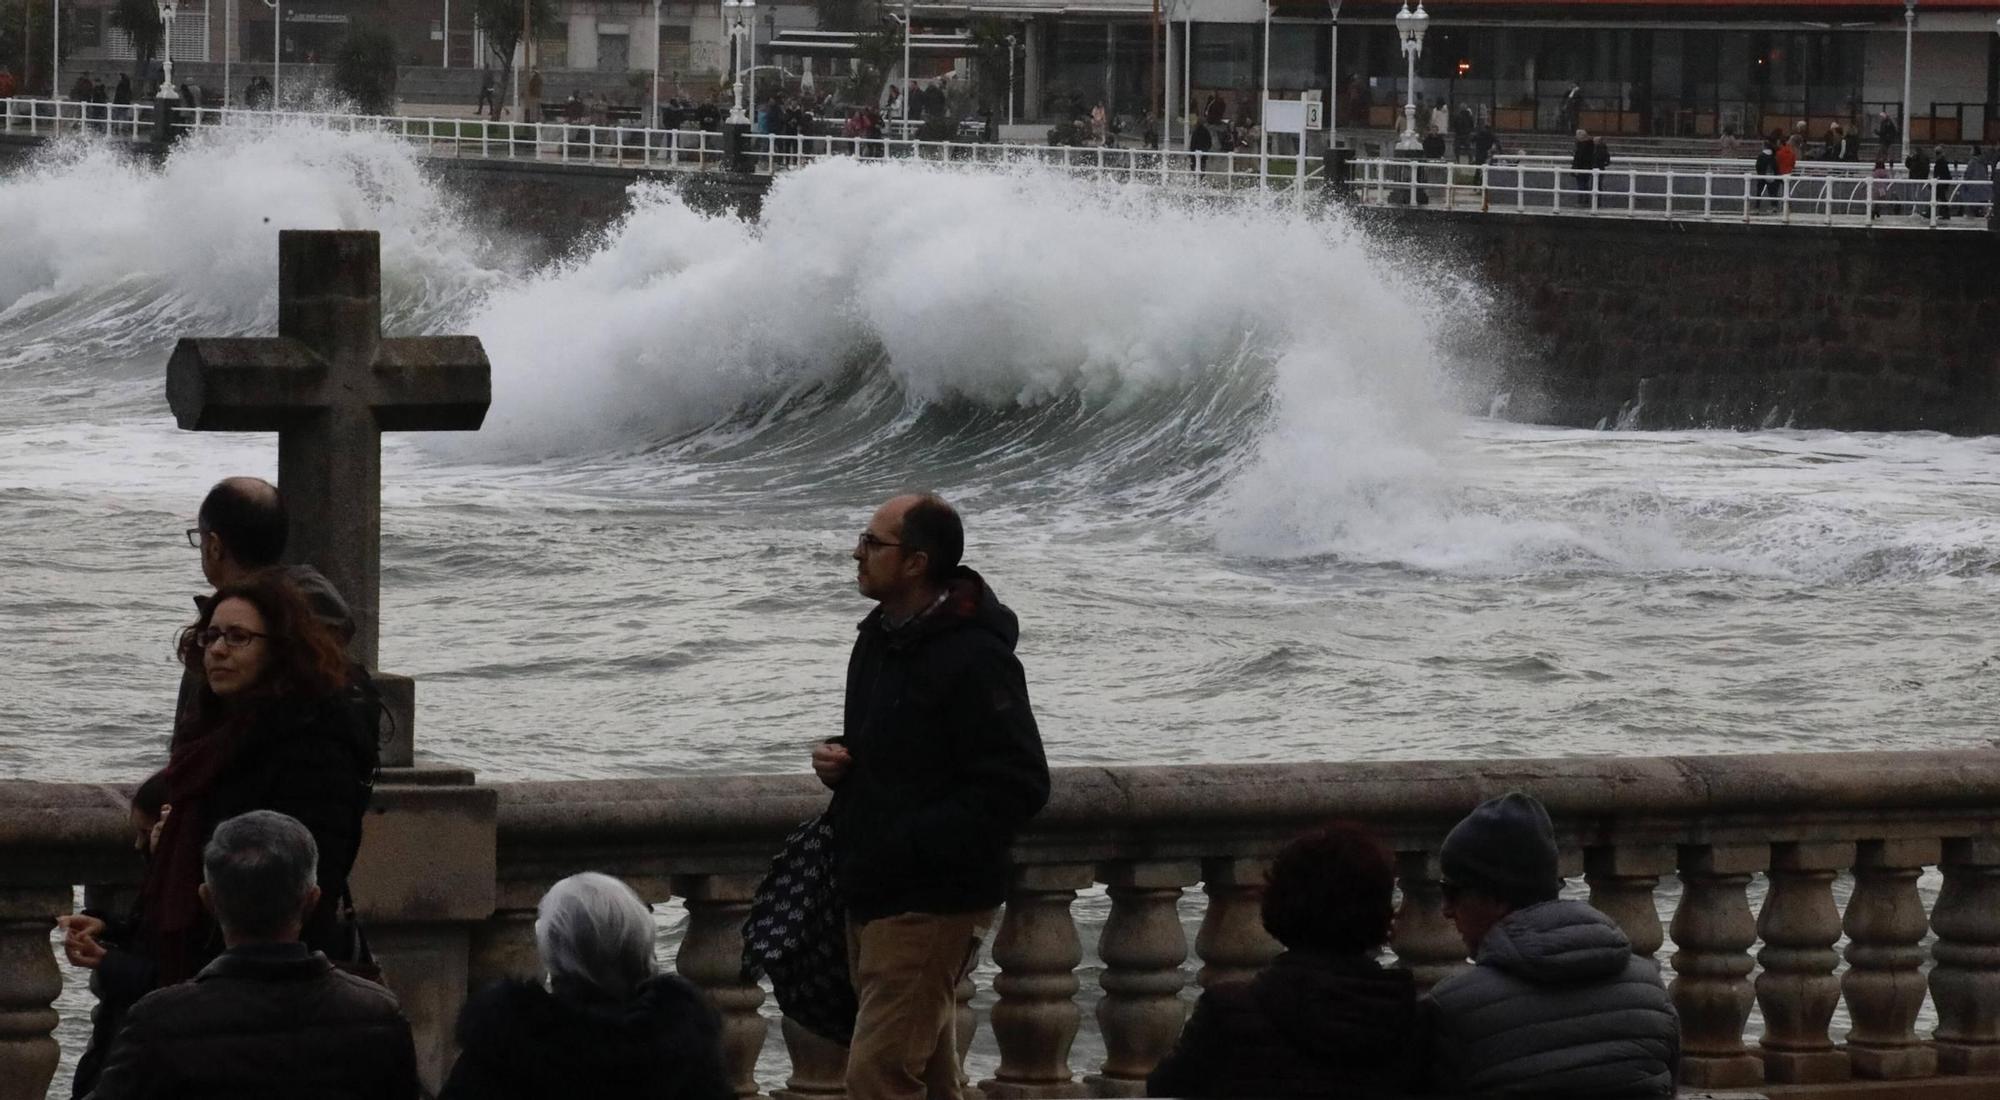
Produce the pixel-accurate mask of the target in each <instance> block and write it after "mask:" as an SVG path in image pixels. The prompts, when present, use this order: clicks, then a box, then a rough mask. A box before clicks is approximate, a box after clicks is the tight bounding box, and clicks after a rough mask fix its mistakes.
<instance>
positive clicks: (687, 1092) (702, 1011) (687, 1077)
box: [438, 974, 734, 1100]
mask: <svg viewBox="0 0 2000 1100" xmlns="http://www.w3.org/2000/svg"><path fill="white" fill-rule="evenodd" d="M458 1043H459V1046H460V1047H461V1048H463V1050H462V1053H460V1054H459V1056H458V1065H457V1066H455V1067H453V1069H452V1071H451V1078H450V1079H449V1080H447V1081H446V1082H445V1086H444V1090H443V1091H442V1092H440V1093H438V1100H510V1098H519V1100H556V1098H559V1097H570V1096H578V1097H593V1098H602V1100H614V1098H618V1097H633V1096H645V1097H652V1098H654V1100H731V1097H732V1096H733V1095H734V1092H733V1090H732V1089H731V1088H730V1087H729V1075H728V1073H727V1072H726V1071H725V1070H724V1069H723V1061H722V1019H721V1017H719V1016H718V1015H716V1011H715V1009H714V1008H713V1007H711V1006H710V1005H709V1003H708V1001H707V1000H706V999H705V998H703V997H702V995H701V992H700V991H699V990H697V989H696V988H695V987H694V986H692V985H689V984H688V983H687V982H685V981H682V980H681V979H679V978H676V977H673V976H671V975H665V974H662V975H660V976H658V977H654V978H650V979H648V980H647V981H646V982H644V983H643V984H641V985H640V986H639V990H638V993H637V995H636V996H635V997H633V999H632V1000H631V1001H629V1002H626V1003H623V1004H615V1003H612V1002H609V1001H606V1002H601V1003H597V1004H588V1005H584V1004H577V1003H575V1002H573V1001H569V1000H565V999H563V998H559V997H556V996H555V995H554V994H551V993H550V992H549V991H548V990H546V989H543V988H542V987H541V986H539V985H536V984H534V983H532V982H520V981H509V982H501V983H499V984H497V985H494V986H490V987H488V988H487V989H485V990H483V991H481V992H480V993H479V994H478V995H477V996H475V997H473V998H472V999H471V1000H470V1001H468V1002H466V1005H465V1011H464V1012H463V1013H462V1014H461V1015H460V1016H459V1018H458Z"/></svg>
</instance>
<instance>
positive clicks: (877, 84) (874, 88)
mask: <svg viewBox="0 0 2000 1100" xmlns="http://www.w3.org/2000/svg"><path fill="white" fill-rule="evenodd" d="M854 60H855V66H854V75H852V76H851V77H849V78H848V81H847V87H846V89H845V91H844V98H846V100H847V101H848V102H850V103H874V102H875V101H876V100H877V99H879V98H880V97H881V95H882V83H883V81H885V80H887V79H888V77H889V70H890V69H892V68H894V67H895V66H897V65H900V64H902V63H903V27H902V24H900V23H883V24H881V25H879V26H877V27H875V29H873V30H871V31H868V32H867V33H865V34H863V35H861V37H859V38H857V39H855V40H854Z"/></svg>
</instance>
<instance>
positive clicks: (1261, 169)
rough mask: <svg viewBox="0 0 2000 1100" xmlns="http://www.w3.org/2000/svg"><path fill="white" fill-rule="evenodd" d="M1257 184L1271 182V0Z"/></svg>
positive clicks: (1260, 89) (1267, 12)
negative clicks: (1269, 118)
mask: <svg viewBox="0 0 2000 1100" xmlns="http://www.w3.org/2000/svg"><path fill="white" fill-rule="evenodd" d="M1257 99H1258V103H1257V186H1258V188H1259V189H1260V190H1261V189H1262V188H1265V187H1268V186H1270V182H1271V178H1270V177H1271V128H1270V127H1269V126H1266V125H1265V122H1266V121H1268V120H1267V119H1265V117H1264V115H1265V114H1266V105H1267V104H1269V103H1270V102H1271V0H1264V77H1263V82H1262V83H1260V84H1258V85H1257Z"/></svg>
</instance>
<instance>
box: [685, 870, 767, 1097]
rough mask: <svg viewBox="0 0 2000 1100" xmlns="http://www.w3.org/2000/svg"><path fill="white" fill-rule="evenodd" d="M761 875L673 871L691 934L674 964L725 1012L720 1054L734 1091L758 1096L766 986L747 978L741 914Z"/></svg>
mask: <svg viewBox="0 0 2000 1100" xmlns="http://www.w3.org/2000/svg"><path fill="white" fill-rule="evenodd" d="M758 880H759V876H757V875H675V876H674V879H673V889H674V892H675V893H677V894H679V895H680V896H681V897H683V898H685V899H687V910H688V926H687V938H685V939H683V940H682V941H681V950H680V955H679V957H678V958H677V959H676V960H675V964H674V968H675V969H676V970H678V971H679V972H680V976H681V977H683V978H686V979H687V980H688V981H690V982H693V983H694V984H695V985H698V986H700V987H701V988H702V990H703V991H704V992H706V993H707V994H708V997H709V1000H710V1001H711V1002H712V1003H713V1004H714V1005H715V1007H716V1010H717V1011H719V1012H721V1013H722V1053H723V1060H724V1063H725V1065H726V1066H727V1067H728V1070H729V1080H730V1084H731V1086H732V1087H733V1088H734V1089H735V1090H736V1095H738V1096H743V1097H750V1096H755V1095H757V1077H756V1070H757V1053H758V1052H759V1051H760V1050H762V1049H763V1048H764V1039H765V1036H766V1034H767V1033H768V1030H769V1029H768V1027H767V1026H766V1024H765V1022H764V1018H763V1017H762V1016H759V1015H758V1014H757V1006H758V1005H760V1004H762V1003H764V990H763V988H762V987H760V986H759V985H758V984H757V983H756V982H746V981H744V980H743V918H744V917H746V916H748V915H749V912H750V898H751V897H752V895H754V894H755V893H756V890H757V883H758Z"/></svg>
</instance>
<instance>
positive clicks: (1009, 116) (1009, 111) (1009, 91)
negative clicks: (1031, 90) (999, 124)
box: [989, 34, 1014, 136]
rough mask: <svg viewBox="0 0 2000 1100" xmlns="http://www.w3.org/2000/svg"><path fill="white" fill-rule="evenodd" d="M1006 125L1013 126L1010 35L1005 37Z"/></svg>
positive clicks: (1011, 38) (1012, 41)
mask: <svg viewBox="0 0 2000 1100" xmlns="http://www.w3.org/2000/svg"><path fill="white" fill-rule="evenodd" d="M1007 125H1009V126H1012V125H1014V36H1013V35H1011V34H1010V35H1008V36H1007ZM989 136H990V135H989Z"/></svg>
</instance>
